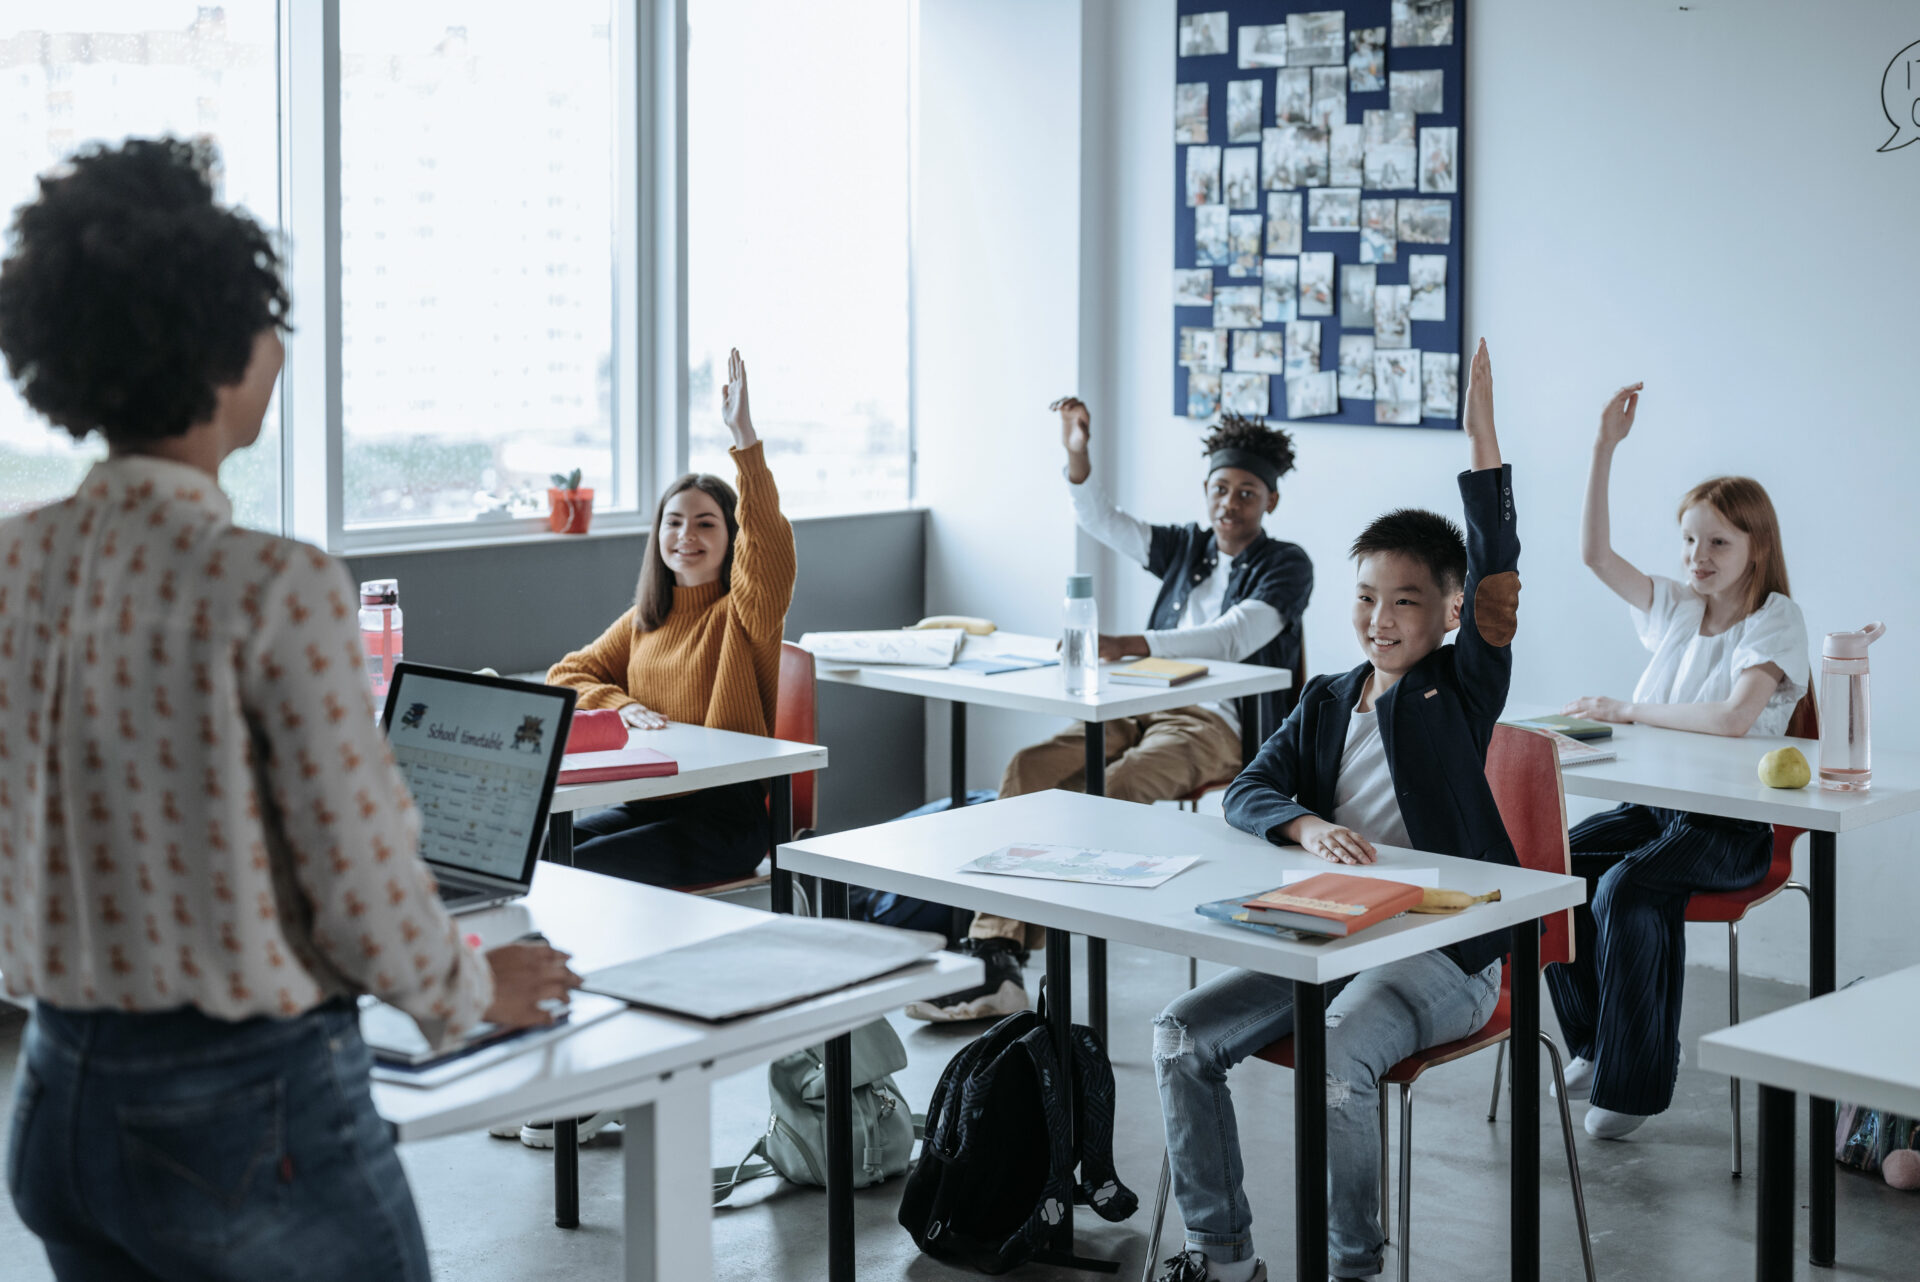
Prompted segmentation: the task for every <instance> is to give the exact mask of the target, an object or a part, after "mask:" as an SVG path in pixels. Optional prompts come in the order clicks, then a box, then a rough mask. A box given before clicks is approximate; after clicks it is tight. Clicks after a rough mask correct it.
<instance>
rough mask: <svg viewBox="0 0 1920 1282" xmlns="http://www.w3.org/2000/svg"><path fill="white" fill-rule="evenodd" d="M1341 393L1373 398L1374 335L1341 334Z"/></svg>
mask: <svg viewBox="0 0 1920 1282" xmlns="http://www.w3.org/2000/svg"><path fill="white" fill-rule="evenodd" d="M1340 395H1341V396H1343V397H1347V398H1350V399H1352V400H1360V401H1370V400H1372V399H1373V335H1371V334H1342V335H1340Z"/></svg>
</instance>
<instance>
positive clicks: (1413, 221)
mask: <svg viewBox="0 0 1920 1282" xmlns="http://www.w3.org/2000/svg"><path fill="white" fill-rule="evenodd" d="M1397 216H1398V218H1399V222H1400V239H1401V240H1404V241H1406V242H1407V243H1408V244H1409V245H1445V244H1447V243H1449V242H1450V241H1452V239H1453V202H1451V201H1446V200H1403V201H1401V202H1400V212H1399V214H1398V215H1397Z"/></svg>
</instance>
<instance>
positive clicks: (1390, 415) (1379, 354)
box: [1188, 341, 1420, 423]
mask: <svg viewBox="0 0 1920 1282" xmlns="http://www.w3.org/2000/svg"><path fill="white" fill-rule="evenodd" d="M1188 377H1189V378H1191V377H1192V375H1189V376H1188ZM1189 386H1191V384H1189ZM1189 412H1191V411H1189ZM1373 421H1374V422H1376V423H1418V422H1419V421H1420V353H1419V352H1415V351H1381V350H1380V348H1379V345H1378V342H1377V341H1376V343H1375V346H1374V352H1373Z"/></svg>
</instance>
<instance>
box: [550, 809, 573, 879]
mask: <svg viewBox="0 0 1920 1282" xmlns="http://www.w3.org/2000/svg"><path fill="white" fill-rule="evenodd" d="M547 859H548V860H549V861H550V862H552V863H556V864H565V865H567V866H568V867H569V868H571V867H572V866H573V812H572V811H571V810H562V811H559V812H558V813H554V814H549V815H548V816H547Z"/></svg>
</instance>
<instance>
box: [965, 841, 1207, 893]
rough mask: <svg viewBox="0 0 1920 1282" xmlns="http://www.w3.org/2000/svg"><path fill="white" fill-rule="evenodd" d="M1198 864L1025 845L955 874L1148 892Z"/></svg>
mask: <svg viewBox="0 0 1920 1282" xmlns="http://www.w3.org/2000/svg"><path fill="white" fill-rule="evenodd" d="M1198 862H1199V856H1197V855H1130V854H1127V853H1125V852H1124V851H1118V850H1087V849H1085V848H1083V847H1080V846H1048V845H1043V844H1041V843H1039V842H1029V843H1023V844H1021V845H1016V846H1002V847H1001V848H1000V849H998V850H996V851H994V852H993V853H992V854H990V855H982V856H980V857H979V858H978V859H975V860H974V861H973V862H971V863H965V864H962V865H960V868H959V870H958V871H960V872H984V873H994V874H997V875H1000V876H1005V877H1037V878H1040V879H1041V880H1043V881H1080V882H1088V883H1091V884H1093V885H1096V886H1139V887H1141V888H1143V889H1149V890H1150V889H1152V888H1153V887H1155V886H1159V885H1163V884H1165V883H1166V882H1167V881H1168V880H1170V879H1171V878H1173V877H1174V876H1175V875H1177V874H1179V873H1181V872H1184V871H1186V870H1187V869H1188V868H1191V867H1192V866H1193V865H1194V864H1196V863H1198Z"/></svg>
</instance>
